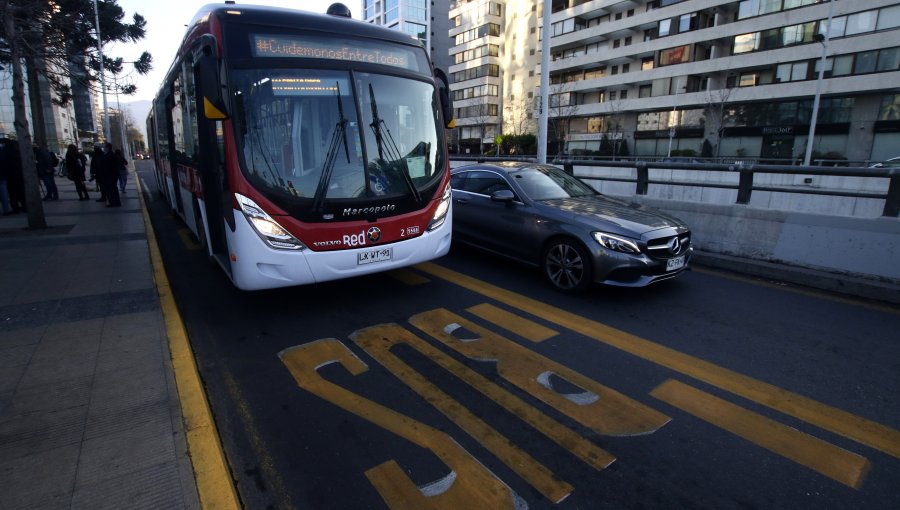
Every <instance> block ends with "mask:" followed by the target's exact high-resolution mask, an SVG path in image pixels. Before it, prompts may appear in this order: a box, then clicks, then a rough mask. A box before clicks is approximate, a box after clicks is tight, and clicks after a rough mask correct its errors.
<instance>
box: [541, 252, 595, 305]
mask: <svg viewBox="0 0 900 510" xmlns="http://www.w3.org/2000/svg"><path fill="white" fill-rule="evenodd" d="M541 267H542V268H543V270H544V276H545V277H546V278H547V281H548V282H550V285H553V287H554V288H555V289H556V290H559V291H562V292H582V291H584V290H586V289H587V288H588V287H589V286H590V285H591V282H592V281H593V271H592V266H591V259H590V257H589V256H588V253H587V250H585V249H584V248H583V247H582V246H581V245H580V244H579V243H577V242H575V241H572V240H569V239H558V240H554V241H552V242H551V243H550V245H549V246H547V249H546V250H544V257H543V259H542V263H541Z"/></svg>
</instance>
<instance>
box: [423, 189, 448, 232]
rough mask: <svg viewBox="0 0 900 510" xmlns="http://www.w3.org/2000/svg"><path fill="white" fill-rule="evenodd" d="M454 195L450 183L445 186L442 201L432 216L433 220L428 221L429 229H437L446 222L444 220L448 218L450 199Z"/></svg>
mask: <svg viewBox="0 0 900 510" xmlns="http://www.w3.org/2000/svg"><path fill="white" fill-rule="evenodd" d="M452 196H453V194H452V193H451V190H450V185H449V184H448V185H447V187H446V188H444V194H443V196H441V203H440V204H438V206H437V209H436V210H435V211H434V216H432V217H431V221H430V222H429V223H428V230H429V231H432V230H435V229H437V228H438V227H440V226H441V225H443V224H444V221H445V220H446V219H447V211H449V210H450V199H451V197H452Z"/></svg>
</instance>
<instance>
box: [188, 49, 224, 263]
mask: <svg viewBox="0 0 900 510" xmlns="http://www.w3.org/2000/svg"><path fill="white" fill-rule="evenodd" d="M216 53H217V52H216V41H215V39H214V38H213V36H212V35H209V34H207V35H204V36H202V37H201V38H200V45H199V46H198V47H197V48H196V49H195V50H194V54H193V57H194V62H193V67H194V87H195V91H196V98H197V136H198V138H199V145H200V147H203V148H204V149H203V150H201V151H200V154H199V162H198V163H199V167H200V172H199V174H200V184H201V186H202V189H203V199H204V203H205V208H206V210H205V211H204V212H205V213H206V223H207V234H208V236H209V248H210V253H212V256H213V258H214V259H216V260H217V261H218V262H219V263H220V264H221V265H222V267H223V268H225V270H226V271H228V272H229V273H230V271H231V264H229V263H228V243H227V241H226V237H225V225H226V223H227V224H228V225H229V226H232V227H233V226H234V215H233V211H232V208H231V200H230V196H229V193H230V190H229V185H228V173H227V171H226V168H225V160H226V158H225V135H224V126H223V124H224V120H225V119H226V118H227V115H226V114H225V111H226V110H225V107H224V106H223V102H222V98H221V90H222V88H221V85H220V82H219V80H220V78H219V65H218V59H217V58H216Z"/></svg>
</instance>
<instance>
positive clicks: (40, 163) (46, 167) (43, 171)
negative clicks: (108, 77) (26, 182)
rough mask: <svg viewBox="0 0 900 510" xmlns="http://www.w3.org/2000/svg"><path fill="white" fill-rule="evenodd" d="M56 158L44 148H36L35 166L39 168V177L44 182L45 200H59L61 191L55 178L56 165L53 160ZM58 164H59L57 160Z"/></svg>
mask: <svg viewBox="0 0 900 510" xmlns="http://www.w3.org/2000/svg"><path fill="white" fill-rule="evenodd" d="M54 159H56V156H52V159H51V155H50V151H48V150H47V149H45V148H43V147H38V146H37V145H35V146H34V166H35V167H36V168H37V174H38V177H40V178H41V181H43V182H44V191H45V192H46V194H45V195H44V200H59V190H58V189H57V188H56V181H55V180H54V178H53V169H54V167H55V166H56V164H54V163H53V160H54ZM56 163H59V161H58V160H57V162H56Z"/></svg>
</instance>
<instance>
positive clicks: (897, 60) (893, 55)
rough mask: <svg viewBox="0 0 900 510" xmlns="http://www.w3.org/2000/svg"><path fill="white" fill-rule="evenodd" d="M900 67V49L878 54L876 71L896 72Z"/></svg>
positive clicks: (891, 49) (890, 49)
mask: <svg viewBox="0 0 900 510" xmlns="http://www.w3.org/2000/svg"><path fill="white" fill-rule="evenodd" d="M898 67H900V48H887V49H883V50H881V51H879V52H878V64H876V65H875V71H877V72H882V71H896V70H897V68H898Z"/></svg>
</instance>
